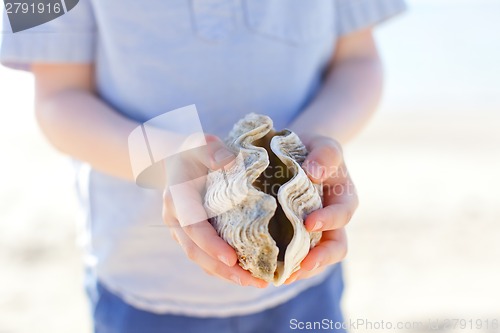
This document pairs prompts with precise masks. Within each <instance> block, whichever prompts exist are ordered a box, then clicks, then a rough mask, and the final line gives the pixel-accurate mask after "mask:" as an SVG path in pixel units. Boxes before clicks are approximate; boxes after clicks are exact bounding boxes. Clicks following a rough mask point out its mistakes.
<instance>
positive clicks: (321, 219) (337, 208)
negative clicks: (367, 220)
mask: <svg viewBox="0 0 500 333" xmlns="http://www.w3.org/2000/svg"><path fill="white" fill-rule="evenodd" d="M324 203H325V205H326V206H325V207H324V208H321V209H318V210H316V211H314V212H312V213H311V214H309V215H308V216H307V217H306V221H305V226H306V229H307V230H308V231H326V230H333V229H339V228H341V227H344V226H345V225H346V224H347V223H349V221H350V220H351V218H352V216H353V215H354V212H355V211H356V209H357V207H358V205H359V201H358V196H357V194H356V192H355V190H354V191H353V193H349V194H348V193H346V194H342V195H340V196H334V195H328V194H326V193H324Z"/></svg>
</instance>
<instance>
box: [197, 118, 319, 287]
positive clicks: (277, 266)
mask: <svg viewBox="0 0 500 333" xmlns="http://www.w3.org/2000/svg"><path fill="white" fill-rule="evenodd" d="M226 144H227V146H228V147H229V149H231V150H233V152H234V153H235V154H237V158H236V160H235V162H234V163H233V164H232V166H230V167H227V168H225V169H222V170H218V171H213V172H210V173H209V174H208V177H207V186H206V192H205V208H206V210H207V213H208V214H209V216H213V217H212V218H210V219H209V220H210V222H211V223H212V225H213V226H214V228H215V229H216V230H217V232H218V234H219V235H220V236H221V237H222V238H223V239H224V240H225V241H226V242H227V243H228V244H229V245H231V246H232V247H233V248H234V249H235V250H236V253H237V255H238V259H239V264H240V266H241V267H243V268H244V269H246V270H248V271H250V273H251V274H252V275H253V276H255V277H257V278H260V279H262V280H265V281H267V282H272V283H273V284H274V285H277V286H278V285H281V284H283V282H285V280H286V279H287V278H289V277H290V275H292V273H293V272H295V271H297V270H298V269H299V268H300V263H301V261H302V260H303V259H304V258H305V257H306V255H307V253H308V252H309V250H310V249H311V248H312V247H314V246H315V245H316V243H317V242H318V241H319V239H320V238H321V233H320V232H312V233H310V232H308V231H307V230H306V228H305V226H304V219H305V217H306V216H307V215H308V214H309V213H311V212H312V211H314V210H317V209H319V208H321V207H322V202H321V201H322V200H321V187H320V186H318V185H315V184H313V183H312V182H311V181H310V180H309V178H308V177H307V175H306V173H305V172H304V170H303V169H302V168H301V164H302V163H303V162H304V160H305V158H306V156H307V150H306V147H305V146H304V144H303V143H302V142H301V141H300V139H299V137H298V136H297V135H296V134H295V133H293V132H291V131H289V130H283V131H280V132H276V131H275V130H274V129H273V122H272V120H271V118H269V117H267V116H263V115H257V114H253V113H251V114H248V115H247V116H246V117H245V118H243V119H241V120H240V121H239V122H238V123H236V124H235V126H234V127H233V129H232V131H231V132H230V134H229V136H228V138H227V139H226Z"/></svg>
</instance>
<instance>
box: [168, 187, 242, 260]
mask: <svg viewBox="0 0 500 333" xmlns="http://www.w3.org/2000/svg"><path fill="white" fill-rule="evenodd" d="M164 207H165V208H164V210H167V211H168V210H170V211H175V215H176V218H177V219H176V220H178V221H179V224H180V226H181V227H182V228H183V230H184V232H185V233H186V234H187V235H188V236H189V237H190V238H191V239H192V241H193V242H194V243H195V244H196V245H198V247H200V248H201V249H202V250H203V251H205V252H206V253H208V254H209V255H210V256H211V257H212V258H214V259H217V260H219V261H221V262H223V263H224V264H225V265H228V266H234V265H235V264H236V261H237V260H238V258H237V255H236V252H235V251H234V249H233V248H232V247H231V246H229V244H227V243H226V242H225V241H224V240H223V239H222V238H220V237H219V235H218V234H217V232H216V231H215V229H214V227H213V226H212V225H211V224H210V223H209V222H208V221H207V218H208V216H207V213H206V211H205V209H204V207H203V203H202V199H201V197H200V193H199V192H198V189H197V188H196V186H195V185H193V186H191V185H190V184H180V185H176V186H174V187H172V188H171V189H170V190H168V191H166V192H165V203H164ZM164 220H165V221H166V223H169V225H175V221H173V217H172V214H171V213H170V214H169V213H168V212H166V213H165V214H164Z"/></svg>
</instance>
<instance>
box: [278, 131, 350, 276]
mask: <svg viewBox="0 0 500 333" xmlns="http://www.w3.org/2000/svg"><path fill="white" fill-rule="evenodd" d="M302 139H303V141H304V143H305V144H306V146H307V148H308V150H309V151H310V153H309V155H308V156H307V159H306V161H305V162H304V164H303V168H304V169H305V170H306V172H307V174H308V176H309V178H310V179H311V181H312V182H314V183H317V184H322V185H323V205H324V207H323V208H322V209H319V210H317V211H314V212H312V213H311V214H309V215H308V216H307V218H306V221H305V226H306V229H307V230H308V231H313V230H314V231H322V232H323V236H322V238H321V240H320V242H319V243H318V244H317V245H316V246H315V247H314V248H313V249H311V251H310V252H309V254H308V255H307V256H306V258H304V260H303V261H302V263H301V265H300V269H299V270H298V271H297V272H295V273H294V274H292V276H291V277H290V278H288V280H287V281H286V282H285V283H286V284H289V283H292V282H294V281H297V280H300V279H305V278H309V277H312V276H314V275H317V274H319V273H321V272H323V271H324V270H325V269H326V267H327V266H329V265H332V264H335V263H338V262H340V261H341V260H342V259H344V257H345V256H346V254H347V238H346V233H345V229H344V226H345V225H346V224H347V223H348V222H349V220H350V219H351V217H352V215H353V214H354V211H355V210H356V208H357V206H358V196H357V193H356V188H355V187H354V184H353V183H352V180H351V178H350V176H349V174H348V172H347V168H346V166H345V163H344V158H343V154H342V148H341V147H340V144H339V143H338V142H336V141H335V140H332V139H330V138H328V137H324V136H315V137H311V138H302Z"/></svg>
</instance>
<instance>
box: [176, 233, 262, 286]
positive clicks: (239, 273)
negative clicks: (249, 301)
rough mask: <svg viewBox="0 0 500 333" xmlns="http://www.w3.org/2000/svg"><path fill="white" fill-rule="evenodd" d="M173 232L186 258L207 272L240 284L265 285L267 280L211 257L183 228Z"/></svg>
mask: <svg viewBox="0 0 500 333" xmlns="http://www.w3.org/2000/svg"><path fill="white" fill-rule="evenodd" d="M175 232H176V234H177V238H178V239H179V241H180V244H181V246H182V248H183V250H184V252H185V253H186V255H187V256H188V258H189V259H190V260H192V261H194V262H195V263H197V264H198V265H200V267H201V268H202V269H203V270H205V271H206V272H209V274H213V275H216V276H218V277H221V278H223V279H226V280H229V281H232V282H234V283H236V284H239V285H241V286H254V287H258V288H264V287H266V286H267V282H265V281H262V280H260V279H257V278H255V277H253V276H252V275H251V274H250V273H249V272H248V271H246V270H244V269H243V268H241V267H240V266H239V265H235V266H233V267H229V266H226V265H224V264H222V263H221V262H220V261H218V260H215V259H213V258H212V257H210V256H209V255H208V254H207V253H205V252H204V251H203V250H202V249H200V248H199V247H198V246H197V245H196V244H195V243H194V242H193V241H192V240H191V238H190V237H189V236H188V235H187V234H186V233H184V232H183V230H177V231H175Z"/></svg>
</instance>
